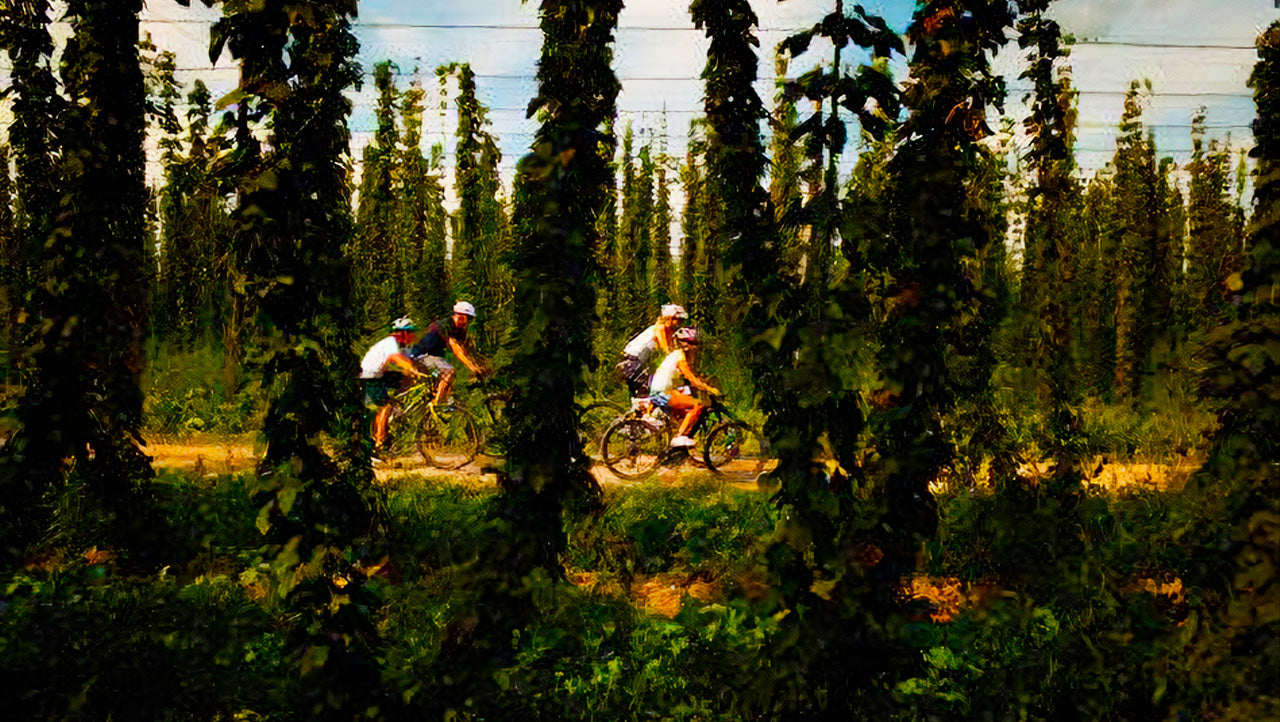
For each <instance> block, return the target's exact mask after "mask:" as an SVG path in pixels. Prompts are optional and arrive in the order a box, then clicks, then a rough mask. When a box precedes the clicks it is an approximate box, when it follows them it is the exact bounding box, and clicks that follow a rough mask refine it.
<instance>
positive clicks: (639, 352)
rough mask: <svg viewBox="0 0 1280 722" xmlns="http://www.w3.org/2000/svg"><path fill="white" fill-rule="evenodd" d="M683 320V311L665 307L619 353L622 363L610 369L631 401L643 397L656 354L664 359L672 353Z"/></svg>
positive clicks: (686, 315)
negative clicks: (625, 387) (624, 384)
mask: <svg viewBox="0 0 1280 722" xmlns="http://www.w3.org/2000/svg"><path fill="white" fill-rule="evenodd" d="M687 318H689V314H688V313H685V310H684V309H683V308H681V307H680V306H678V305H676V304H674V303H668V304H667V305H665V306H663V307H662V311H661V313H660V314H659V315H658V320H657V321H656V322H655V323H654V324H653V325H652V326H650V327H648V328H646V329H645V330H643V331H641V332H640V333H638V334H636V335H635V336H634V337H633V338H632V339H631V340H630V341H628V342H627V345H626V347H625V348H623V349H622V360H620V361H618V364H617V365H616V366H614V367H613V373H614V376H616V377H618V378H619V379H620V380H622V381H624V382H625V383H626V384H627V389H628V390H629V391H630V392H631V396H632V398H635V397H640V396H644V395H645V391H646V390H647V389H648V388H649V366H650V363H649V362H650V361H651V360H652V359H653V357H654V356H656V355H657V354H656V352H657V351H659V350H661V351H662V355H663V357H666V356H667V355H668V354H670V353H671V352H672V351H674V350H676V344H675V333H676V327H677V326H679V325H680V322H681V321H683V320H685V319H687Z"/></svg>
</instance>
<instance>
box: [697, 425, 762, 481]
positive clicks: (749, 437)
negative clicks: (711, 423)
mask: <svg viewBox="0 0 1280 722" xmlns="http://www.w3.org/2000/svg"><path fill="white" fill-rule="evenodd" d="M702 460H703V461H704V462H706V464H707V468H708V469H710V470H712V471H714V472H715V473H717V474H722V473H724V472H726V471H743V472H748V473H752V474H758V473H760V472H762V471H764V469H765V466H766V464H767V463H768V461H769V445H768V442H766V441H765V438H764V435H762V434H761V433H760V432H759V431H757V430H756V428H755V427H754V426H752V425H750V424H747V423H743V422H741V421H726V422H724V423H723V424H720V425H719V426H717V427H715V428H714V429H712V430H711V433H709V434H707V440H706V442H705V443H704V444H703V447H702Z"/></svg>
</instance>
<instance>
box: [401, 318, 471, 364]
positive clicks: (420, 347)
mask: <svg viewBox="0 0 1280 722" xmlns="http://www.w3.org/2000/svg"><path fill="white" fill-rule="evenodd" d="M449 339H453V340H455V341H457V342H458V343H460V344H462V345H463V346H465V345H466V344H467V332H466V330H465V329H459V328H458V327H457V326H454V325H453V315H452V314H450V315H448V316H445V317H444V318H441V319H439V320H436V321H432V322H431V325H430V326H428V327H427V332H426V333H424V334H422V338H421V339H419V341H418V342H417V343H415V344H414V345H413V348H411V349H409V355H410V356H412V357H415V358H416V357H418V356H440V357H441V358H443V357H444V352H445V351H447V350H448V349H449Z"/></svg>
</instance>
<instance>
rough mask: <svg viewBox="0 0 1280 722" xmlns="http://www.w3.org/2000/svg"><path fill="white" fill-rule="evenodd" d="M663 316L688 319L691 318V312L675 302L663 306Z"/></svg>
mask: <svg viewBox="0 0 1280 722" xmlns="http://www.w3.org/2000/svg"><path fill="white" fill-rule="evenodd" d="M662 317H663V318H679V319H686V318H689V314H688V313H687V312H686V311H685V310H684V307H683V306H680V305H679V304H675V303H668V304H666V305H665V306H663V307H662Z"/></svg>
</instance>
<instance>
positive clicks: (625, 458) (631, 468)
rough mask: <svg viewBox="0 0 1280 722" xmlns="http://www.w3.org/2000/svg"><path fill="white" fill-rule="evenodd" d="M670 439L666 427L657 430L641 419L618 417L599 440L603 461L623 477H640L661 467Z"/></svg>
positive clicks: (610, 469)
mask: <svg viewBox="0 0 1280 722" xmlns="http://www.w3.org/2000/svg"><path fill="white" fill-rule="evenodd" d="M668 442H669V440H668V438H667V430H666V428H665V427H660V428H656V429H655V428H653V427H652V426H650V425H649V424H648V423H645V422H644V421H641V420H639V419H619V420H618V421H615V422H614V423H613V424H612V425H611V426H610V427H609V428H608V429H607V430H605V432H604V437H603V438H601V440H600V460H601V461H603V462H604V464H605V466H607V467H609V471H612V472H613V473H615V474H617V475H618V476H620V477H622V478H624V479H639V478H642V477H645V476H648V475H650V474H652V473H653V472H654V470H655V469H657V468H658V462H660V461H661V460H662V454H663V452H664V451H666V449H667V444H668Z"/></svg>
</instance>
